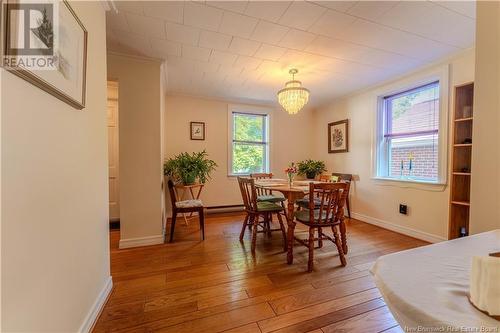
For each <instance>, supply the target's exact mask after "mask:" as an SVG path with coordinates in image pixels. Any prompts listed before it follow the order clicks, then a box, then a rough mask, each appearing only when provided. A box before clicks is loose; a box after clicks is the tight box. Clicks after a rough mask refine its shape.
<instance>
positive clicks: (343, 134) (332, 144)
mask: <svg viewBox="0 0 500 333" xmlns="http://www.w3.org/2000/svg"><path fill="white" fill-rule="evenodd" d="M348 151H349V120H348V119H344V120H340V121H335V122H333V123H329V124H328V153H345V152H348Z"/></svg>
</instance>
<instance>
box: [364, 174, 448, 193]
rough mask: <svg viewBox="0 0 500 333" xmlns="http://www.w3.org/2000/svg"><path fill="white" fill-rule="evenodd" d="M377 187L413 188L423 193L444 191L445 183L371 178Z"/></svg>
mask: <svg viewBox="0 0 500 333" xmlns="http://www.w3.org/2000/svg"><path fill="white" fill-rule="evenodd" d="M371 179H372V180H373V181H375V183H376V184H377V185H382V186H396V187H402V188H415V189H420V190H425V191H437V192H440V191H444V189H445V188H446V183H443V182H433V181H427V180H421V179H405V178H386V177H372V178H371Z"/></svg>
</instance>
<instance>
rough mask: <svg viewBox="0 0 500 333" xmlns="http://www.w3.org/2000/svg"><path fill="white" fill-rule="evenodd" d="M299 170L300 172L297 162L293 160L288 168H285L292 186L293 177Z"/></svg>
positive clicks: (289, 183)
mask: <svg viewBox="0 0 500 333" xmlns="http://www.w3.org/2000/svg"><path fill="white" fill-rule="evenodd" d="M297 172H298V170H297V167H296V166H295V163H293V162H292V164H291V165H290V166H289V167H288V168H286V169H285V173H286V175H287V177H288V185H289V186H290V187H292V182H293V178H294V177H295V175H296V174H297Z"/></svg>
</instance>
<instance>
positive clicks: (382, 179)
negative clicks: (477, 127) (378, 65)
mask: <svg viewBox="0 0 500 333" xmlns="http://www.w3.org/2000/svg"><path fill="white" fill-rule="evenodd" d="M448 75H449V68H448V65H445V66H441V67H439V68H437V69H435V70H434V71H429V72H428V73H424V74H422V75H420V76H418V77H414V78H413V79H406V80H401V81H399V82H397V83H393V84H391V85H389V86H386V87H383V88H381V89H378V91H377V92H376V113H375V115H376V116H375V119H374V128H375V130H374V136H373V140H372V177H371V178H372V179H373V180H375V181H377V182H379V183H380V184H382V185H395V186H402V187H415V188H421V189H428V190H436V187H435V186H438V190H444V188H445V186H446V184H447V178H448V126H449V120H448V92H449V86H448ZM435 82H438V83H439V127H438V133H437V134H438V144H437V147H438V177H437V180H435V181H433V180H426V179H407V178H399V177H390V176H389V167H388V163H389V159H390V156H389V154H390V152H389V149H387V148H386V146H387V144H386V143H385V142H384V141H385V139H386V138H385V136H384V135H385V133H387V126H388V124H387V122H386V121H385V120H386V119H387V117H386V114H385V113H386V110H385V103H386V100H387V98H388V97H396V96H397V95H401V94H404V93H407V92H409V91H412V90H415V89H418V88H423V87H425V86H428V85H431V84H433V83H435Z"/></svg>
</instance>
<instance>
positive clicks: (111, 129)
mask: <svg viewBox="0 0 500 333" xmlns="http://www.w3.org/2000/svg"><path fill="white" fill-rule="evenodd" d="M107 90H108V110H107V114H108V120H107V122H108V170H109V171H108V177H109V179H108V183H109V221H110V223H116V222H119V221H120V177H119V176H120V168H119V166H120V163H119V162H120V159H119V112H118V81H111V80H110V81H108V89H107Z"/></svg>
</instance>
